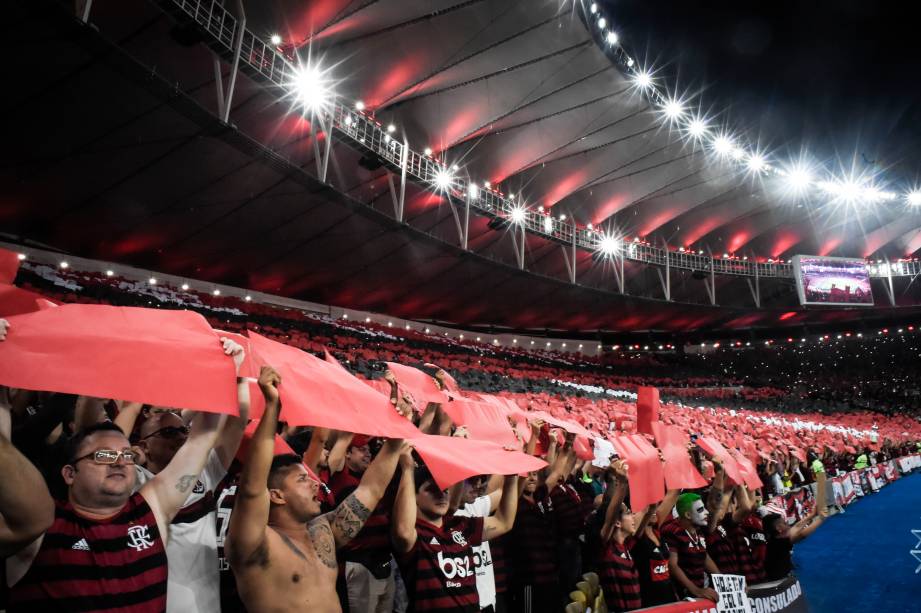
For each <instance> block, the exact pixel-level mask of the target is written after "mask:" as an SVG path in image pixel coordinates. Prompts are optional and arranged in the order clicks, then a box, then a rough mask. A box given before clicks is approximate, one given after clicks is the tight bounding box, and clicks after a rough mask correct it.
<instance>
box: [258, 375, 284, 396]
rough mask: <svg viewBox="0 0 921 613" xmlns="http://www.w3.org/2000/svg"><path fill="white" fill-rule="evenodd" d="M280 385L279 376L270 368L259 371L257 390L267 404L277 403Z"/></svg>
mask: <svg viewBox="0 0 921 613" xmlns="http://www.w3.org/2000/svg"><path fill="white" fill-rule="evenodd" d="M279 385H281V375H279V374H278V372H277V371H276V370H275V369H274V368H272V367H271V366H263V367H262V368H261V369H259V389H261V390H262V395H263V396H265V400H266V402H267V403H270V402H271V403H277V402H278V386H279Z"/></svg>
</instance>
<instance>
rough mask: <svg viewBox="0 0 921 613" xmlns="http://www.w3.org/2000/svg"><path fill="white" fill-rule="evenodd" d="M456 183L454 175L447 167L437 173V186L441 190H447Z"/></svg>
mask: <svg viewBox="0 0 921 613" xmlns="http://www.w3.org/2000/svg"><path fill="white" fill-rule="evenodd" d="M453 183H454V175H453V174H451V172H450V171H449V170H447V169H446V168H442V169H441V170H439V171H438V172H436V173H435V186H436V187H437V188H438V189H440V190H447V189H448V188H449V187H451V185H452V184H453Z"/></svg>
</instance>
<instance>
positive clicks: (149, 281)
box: [147, 277, 157, 285]
mask: <svg viewBox="0 0 921 613" xmlns="http://www.w3.org/2000/svg"><path fill="white" fill-rule="evenodd" d="M147 282H148V283H150V284H151V285H156V284H157V278H156V277H151V278H149V279H147Z"/></svg>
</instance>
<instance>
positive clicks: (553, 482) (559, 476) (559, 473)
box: [546, 437, 575, 492]
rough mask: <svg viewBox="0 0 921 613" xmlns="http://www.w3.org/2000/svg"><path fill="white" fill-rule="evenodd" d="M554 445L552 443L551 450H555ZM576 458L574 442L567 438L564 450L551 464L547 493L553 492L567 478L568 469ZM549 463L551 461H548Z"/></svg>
mask: <svg viewBox="0 0 921 613" xmlns="http://www.w3.org/2000/svg"><path fill="white" fill-rule="evenodd" d="M553 447H554V445H553V443H552V442H551V444H550V448H551V449H553ZM574 457H575V451H573V449H572V440H571V439H570V438H568V437H567V439H566V441H565V442H564V443H563V449H562V450H560V451H559V452H558V453H557V454H556V457H555V458H554V461H553V462H551V463H550V464H551V468H550V473H549V474H548V475H547V481H546V486H547V491H548V492H549V491H552V490H553V488H555V487H556V486H557V485H558V484H559V483H560V482H561V481H563V480H564V479H565V478H566V475H567V474H569V473H568V469H569V468H571V467H570V460H571V459H573V458H574ZM548 461H549V460H548Z"/></svg>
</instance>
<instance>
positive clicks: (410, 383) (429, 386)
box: [385, 362, 448, 404]
mask: <svg viewBox="0 0 921 613" xmlns="http://www.w3.org/2000/svg"><path fill="white" fill-rule="evenodd" d="M385 363H386V364H387V368H388V369H389V370H390V372H392V373H393V377H394V378H395V379H396V380H397V385H399V386H400V387H401V388H402V389H405V390H407V391H409V393H411V394H412V395H413V398H415V399H416V400H419V401H422V402H435V403H438V404H443V403H445V402H447V401H448V397H447V396H446V395H445V393H444V392H442V391H441V390H440V389H438V385H437V384H436V383H435V379H433V378H432V377H430V376H428V375H427V374H425V373H424V372H422V371H421V370H419V369H418V368H413V367H412V366H404V365H403V364H397V363H396V362H385Z"/></svg>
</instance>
